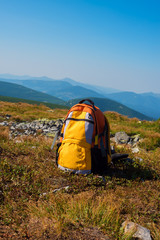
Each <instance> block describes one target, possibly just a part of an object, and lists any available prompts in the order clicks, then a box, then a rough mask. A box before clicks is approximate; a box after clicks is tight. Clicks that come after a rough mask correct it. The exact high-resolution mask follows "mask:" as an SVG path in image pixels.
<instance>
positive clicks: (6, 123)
mask: <svg viewBox="0 0 160 240" xmlns="http://www.w3.org/2000/svg"><path fill="white" fill-rule="evenodd" d="M0 125H1V126H8V125H9V123H8V122H6V121H4V122H1V123H0Z"/></svg>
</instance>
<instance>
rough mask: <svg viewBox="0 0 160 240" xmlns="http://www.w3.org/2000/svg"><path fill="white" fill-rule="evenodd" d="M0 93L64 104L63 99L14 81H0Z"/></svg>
mask: <svg viewBox="0 0 160 240" xmlns="http://www.w3.org/2000/svg"><path fill="white" fill-rule="evenodd" d="M0 95H1V96H8V97H18V98H23V99H28V100H35V101H41V102H50V103H54V104H60V105H61V104H62V105H64V103H65V102H64V101H63V100H61V99H59V98H56V97H53V96H50V95H48V94H45V93H42V92H38V91H35V90H33V89H31V88H27V87H24V86H21V85H18V84H15V83H8V82H2V81H0Z"/></svg>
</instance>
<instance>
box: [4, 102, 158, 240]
mask: <svg viewBox="0 0 160 240" xmlns="http://www.w3.org/2000/svg"><path fill="white" fill-rule="evenodd" d="M17 106H18V108H17ZM0 107H1V114H0V115H1V117H2V119H3V118H4V119H5V115H6V114H10V115H12V117H11V120H13V121H16V120H17V119H18V121H21V120H22V121H26V120H27V121H29V120H33V119H37V118H41V117H43V118H44V116H45V118H48V119H56V118H59V117H61V118H63V117H64V116H65V115H66V110H58V109H56V110H55V111H54V112H52V111H50V109H48V108H47V107H46V106H42V105H41V106H36V105H29V104H25V103H24V104H18V105H16V104H15V103H2V102H1V103H0ZM106 115H107V117H108V119H109V122H110V125H111V132H112V133H115V132H117V131H121V130H123V131H126V132H127V134H129V135H131V136H132V135H134V134H139V135H140V138H141V139H142V141H141V142H140V143H139V147H140V152H139V153H136V154H133V153H132V152H131V150H130V148H129V147H128V146H127V145H123V147H121V148H120V149H119V148H118V146H115V147H116V149H117V150H118V151H120V152H127V153H129V156H130V157H131V158H132V159H134V160H135V162H134V164H121V163H119V164H118V165H117V166H116V167H110V168H109V169H108V171H107V173H106V174H105V175H104V176H103V177H104V178H101V177H99V176H98V175H93V174H90V175H88V176H78V175H74V174H69V173H64V172H62V171H60V170H59V169H57V167H56V164H55V151H51V150H50V146H51V144H52V138H47V137H42V136H38V137H32V136H29V137H17V138H15V139H10V138H9V129H8V127H2V126H0V169H1V170H0V202H1V209H0V216H1V217H0V224H1V231H0V237H2V239H96V237H97V239H100V237H103V238H104V236H108V237H109V239H111V240H112V239H117V240H122V239H124V240H127V239H132V236H127V235H125V234H124V232H123V229H122V227H121V224H122V222H123V221H125V220H126V219H128V220H131V221H134V222H136V223H138V224H141V225H142V226H144V227H147V228H148V229H149V230H150V231H151V235H152V239H153V240H159V239H160V238H159V236H160V228H159V226H160V179H159V174H160V146H159V143H158V139H159V134H160V130H158V129H159V128H158V125H159V121H155V122H147V121H142V122H139V120H138V119H128V118H127V117H124V116H121V115H119V114H116V113H112V112H107V113H106ZM139 158H142V159H143V161H139V160H138V159H139ZM104 179H105V180H104ZM66 186H69V188H68V189H67V190H65V189H64V188H63V189H62V190H60V191H57V192H54V190H55V189H58V188H61V187H66ZM93 233H94V238H93V235H92V234H93Z"/></svg>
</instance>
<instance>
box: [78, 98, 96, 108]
mask: <svg viewBox="0 0 160 240" xmlns="http://www.w3.org/2000/svg"><path fill="white" fill-rule="evenodd" d="M85 101H87V102H89V103H90V104H91V105H92V106H93V107H94V102H93V101H92V100H90V99H88V98H87V99H83V100H81V101H80V102H79V103H83V102H85Z"/></svg>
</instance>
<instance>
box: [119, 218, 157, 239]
mask: <svg viewBox="0 0 160 240" xmlns="http://www.w3.org/2000/svg"><path fill="white" fill-rule="evenodd" d="M122 227H123V229H124V233H125V234H129V233H133V237H134V238H138V239H140V240H152V238H151V235H150V231H149V230H148V229H147V228H145V227H142V226H141V225H139V224H136V223H134V222H129V221H125V222H123V223H122Z"/></svg>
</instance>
